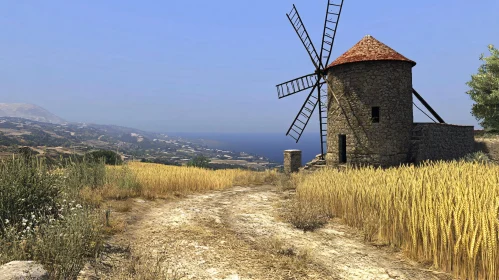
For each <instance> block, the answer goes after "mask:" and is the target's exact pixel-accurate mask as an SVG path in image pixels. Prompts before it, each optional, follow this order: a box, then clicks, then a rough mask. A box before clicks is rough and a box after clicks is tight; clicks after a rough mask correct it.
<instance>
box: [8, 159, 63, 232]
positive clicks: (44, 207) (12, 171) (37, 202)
mask: <svg viewBox="0 0 499 280" xmlns="http://www.w3.org/2000/svg"><path fill="white" fill-rule="evenodd" d="M60 195H61V188H60V177H58V176H56V175H54V174H51V173H50V172H48V170H47V168H46V165H45V164H44V162H43V160H39V159H36V158H31V159H25V158H21V157H13V158H11V159H9V160H5V161H1V162H0V219H1V222H0V237H1V236H2V235H3V234H4V233H5V224H6V222H5V221H8V224H9V225H10V226H14V227H15V228H17V229H21V224H22V223H23V221H24V220H26V219H29V217H31V216H32V215H35V214H36V215H37V216H40V215H41V216H46V215H53V214H55V211H56V208H57V207H56V203H57V199H58V198H59V197H60Z"/></svg>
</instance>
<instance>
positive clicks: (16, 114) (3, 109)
mask: <svg viewBox="0 0 499 280" xmlns="http://www.w3.org/2000/svg"><path fill="white" fill-rule="evenodd" d="M0 117H12V118H23V119H28V120H32V121H37V122H45V123H54V124H62V123H65V122H66V121H65V120H63V119H61V118H59V117H58V116H56V115H54V114H52V113H51V112H49V111H47V110H45V109H43V108H42V107H40V106H36V105H32V104H26V103H0Z"/></svg>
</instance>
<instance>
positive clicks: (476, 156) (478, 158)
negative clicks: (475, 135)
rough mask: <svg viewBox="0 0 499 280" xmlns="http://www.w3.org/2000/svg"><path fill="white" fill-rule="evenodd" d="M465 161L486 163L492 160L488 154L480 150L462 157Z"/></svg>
mask: <svg viewBox="0 0 499 280" xmlns="http://www.w3.org/2000/svg"><path fill="white" fill-rule="evenodd" d="M462 160H463V161H465V162H472V163H482V164H486V163H489V162H490V157H489V155H488V154H486V153H484V152H482V151H479V152H475V153H471V154H468V155H466V156H464V157H463V158H462Z"/></svg>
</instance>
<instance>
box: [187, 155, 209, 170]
mask: <svg viewBox="0 0 499 280" xmlns="http://www.w3.org/2000/svg"><path fill="white" fill-rule="evenodd" d="M187 166H193V167H200V168H209V167H210V159H209V158H207V157H205V156H203V155H199V156H195V157H194V158H193V159H191V160H190V161H189V162H188V163H187Z"/></svg>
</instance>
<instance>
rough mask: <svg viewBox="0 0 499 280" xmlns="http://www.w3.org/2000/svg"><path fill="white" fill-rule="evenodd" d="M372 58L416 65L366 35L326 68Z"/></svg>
mask: <svg viewBox="0 0 499 280" xmlns="http://www.w3.org/2000/svg"><path fill="white" fill-rule="evenodd" d="M373 60H400V61H407V62H410V63H412V66H414V65H416V62H414V61H412V60H410V59H408V58H406V57H405V56H403V55H401V54H400V53H398V52H396V51H395V50H393V49H392V48H390V47H388V46H387V45H385V44H383V43H381V42H380V41H378V40H376V39H375V38H374V37H372V36H371V35H366V36H365V37H364V38H362V40H360V41H359V42H358V43H357V44H355V46H353V47H352V48H351V49H349V50H348V51H347V52H346V53H344V54H342V55H341V56H340V57H338V58H337V59H336V60H335V61H333V62H332V63H331V64H329V65H328V66H327V67H326V69H327V68H331V67H333V66H336V65H340V64H346V63H352V62H360V61H373Z"/></svg>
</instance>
